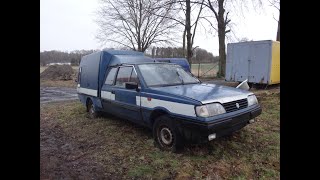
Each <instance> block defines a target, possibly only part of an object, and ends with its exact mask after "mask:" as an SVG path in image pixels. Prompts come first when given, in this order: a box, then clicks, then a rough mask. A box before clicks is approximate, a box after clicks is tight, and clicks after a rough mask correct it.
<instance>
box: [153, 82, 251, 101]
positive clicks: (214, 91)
mask: <svg viewBox="0 0 320 180" xmlns="http://www.w3.org/2000/svg"><path fill="white" fill-rule="evenodd" d="M151 89H153V90H156V91H160V92H163V93H165V94H166V93H169V94H172V95H178V96H184V97H188V98H191V99H194V100H197V101H200V102H201V103H202V104H207V103H212V102H220V103H226V102H230V101H235V100H239V99H244V98H247V97H248V95H250V94H253V93H252V92H249V91H245V90H242V89H238V88H233V87H228V86H222V85H216V84H206V83H201V84H188V85H178V86H166V87H152V88H151Z"/></svg>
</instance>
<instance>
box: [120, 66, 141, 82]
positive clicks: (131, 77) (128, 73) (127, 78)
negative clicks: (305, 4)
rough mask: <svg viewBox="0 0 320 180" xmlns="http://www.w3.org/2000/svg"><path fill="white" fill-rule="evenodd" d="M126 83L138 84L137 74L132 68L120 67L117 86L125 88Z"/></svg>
mask: <svg viewBox="0 0 320 180" xmlns="http://www.w3.org/2000/svg"><path fill="white" fill-rule="evenodd" d="M126 82H137V83H138V79H137V74H136V72H135V71H134V70H133V67H131V66H124V67H120V69H119V72H118V76H117V80H116V86H119V87H125V83H126Z"/></svg>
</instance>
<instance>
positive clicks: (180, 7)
mask: <svg viewBox="0 0 320 180" xmlns="http://www.w3.org/2000/svg"><path fill="white" fill-rule="evenodd" d="M203 1H204V0H202V2H203ZM165 4H166V6H168V7H171V8H172V9H174V10H175V14H176V16H175V17H165V18H168V19H171V20H173V21H175V22H176V23H177V24H179V25H181V26H183V29H184V31H183V36H182V49H183V55H185V54H184V53H185V47H186V43H187V49H186V51H187V56H186V58H187V60H188V62H189V63H191V58H192V56H193V52H192V46H193V44H194V37H195V34H196V29H197V26H198V22H199V19H200V15H201V12H202V9H203V5H202V4H200V5H195V4H192V3H191V1H190V0H166V2H165ZM192 6H196V7H193V9H192ZM168 7H167V8H168ZM156 8H157V7H156ZM158 8H162V7H158ZM195 9H197V10H198V11H197V12H196V10H195ZM179 12H180V13H181V14H183V16H180V14H179ZM192 12H196V14H197V16H196V17H195V18H194V19H193V20H192ZM157 16H160V17H164V16H162V15H159V14H157Z"/></svg>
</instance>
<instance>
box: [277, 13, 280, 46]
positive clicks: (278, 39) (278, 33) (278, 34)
mask: <svg viewBox="0 0 320 180" xmlns="http://www.w3.org/2000/svg"><path fill="white" fill-rule="evenodd" d="M277 41H280V11H279V20H278V31H277Z"/></svg>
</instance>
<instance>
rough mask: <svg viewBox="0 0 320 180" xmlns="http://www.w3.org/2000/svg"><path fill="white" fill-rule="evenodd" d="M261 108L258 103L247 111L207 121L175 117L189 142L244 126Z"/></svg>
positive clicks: (223, 133)
mask: <svg viewBox="0 0 320 180" xmlns="http://www.w3.org/2000/svg"><path fill="white" fill-rule="evenodd" d="M261 112H262V110H261V107H260V106H259V105H258V106H256V107H254V108H252V109H248V110H247V111H244V112H241V113H238V114H234V115H233V116H229V117H228V116H227V117H224V118H220V119H216V120H214V121H209V122H195V121H190V120H188V119H184V118H175V120H176V123H177V125H178V126H177V127H178V129H179V132H180V134H181V135H183V136H184V138H185V139H186V140H188V141H191V142H207V141H208V136H209V135H210V134H215V137H216V138H218V137H221V136H224V135H227V134H230V133H232V132H234V131H237V130H239V129H241V128H243V127H244V126H246V125H247V124H248V123H249V121H250V120H251V119H254V118H255V117H257V116H259V115H260V114H261Z"/></svg>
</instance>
